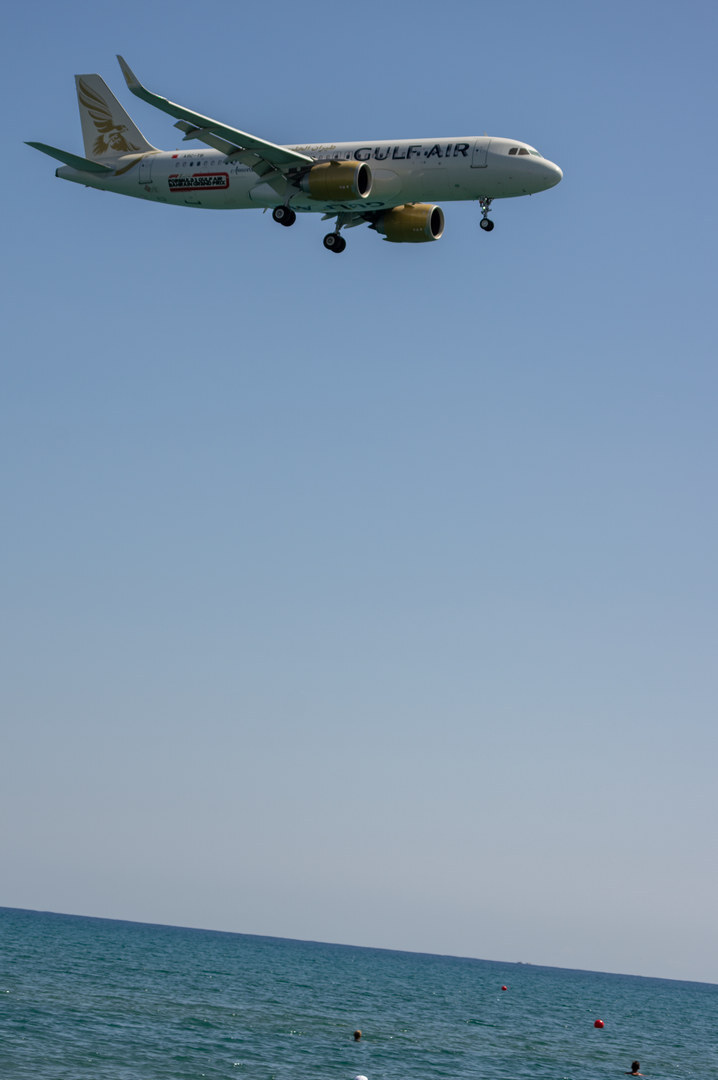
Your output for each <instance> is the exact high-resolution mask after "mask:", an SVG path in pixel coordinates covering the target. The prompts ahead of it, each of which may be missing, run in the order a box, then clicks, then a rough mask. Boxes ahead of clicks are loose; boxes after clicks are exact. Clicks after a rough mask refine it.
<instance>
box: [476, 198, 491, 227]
mask: <svg viewBox="0 0 718 1080" xmlns="http://www.w3.org/2000/svg"><path fill="white" fill-rule="evenodd" d="M491 201H492V200H491V199H489V198H487V197H486V196H484V197H483V198H481V199H479V206H480V207H481V221H480V222H479V226H480V227H481V228H482V229H483V230H484V232H491V230H492V229H493V227H494V223H493V221H492V220H491V218H490V217H488V216H487V215H488V213H489V207H490V206H491Z"/></svg>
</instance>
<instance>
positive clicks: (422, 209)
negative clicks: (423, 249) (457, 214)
mask: <svg viewBox="0 0 718 1080" xmlns="http://www.w3.org/2000/svg"><path fill="white" fill-rule="evenodd" d="M375 228H376V231H377V232H378V233H381V234H382V236H383V237H384V238H385V239H386V240H390V241H391V242H392V243H394V244H425V243H426V242H427V241H428V240H439V239H440V238H441V236H442V234H443V232H444V211H443V210H442V209H441V207H440V206H431V204H430V203H409V204H408V205H406V206H395V207H394V209H393V210H387V211H386V213H385V214H382V215H381V217H380V218H379V220H378V221H377V223H376V226H375Z"/></svg>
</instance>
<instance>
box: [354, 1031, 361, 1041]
mask: <svg viewBox="0 0 718 1080" xmlns="http://www.w3.org/2000/svg"><path fill="white" fill-rule="evenodd" d="M360 1039H361V1031H360V1030H359V1028H357V1029H356V1031H355V1032H354V1042H359V1040H360Z"/></svg>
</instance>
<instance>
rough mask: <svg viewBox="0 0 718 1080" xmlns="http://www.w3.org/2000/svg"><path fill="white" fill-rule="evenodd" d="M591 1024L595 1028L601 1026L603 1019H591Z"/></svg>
mask: <svg viewBox="0 0 718 1080" xmlns="http://www.w3.org/2000/svg"><path fill="white" fill-rule="evenodd" d="M593 1026H594V1027H597V1028H602V1027H603V1020H594V1021H593Z"/></svg>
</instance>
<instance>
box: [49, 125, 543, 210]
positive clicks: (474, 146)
mask: <svg viewBox="0 0 718 1080" xmlns="http://www.w3.org/2000/svg"><path fill="white" fill-rule="evenodd" d="M291 149H292V150H297V151H299V152H301V153H303V154H306V155H307V156H309V157H312V158H314V159H315V160H316V161H331V160H336V161H363V162H366V163H367V165H368V166H369V168H370V169H371V174H372V186H371V191H370V193H369V195H368V197H367V198H364V199H357V200H352V201H348V202H324V201H320V200H317V199H316V198H312V197H311V196H310V195H309V194H307V193H305V192H304V191H302V190H299V189H298V188H297V187H294V186H292V185H291V184H289V183H287V184H286V185H285V186H284V188H282V186H281V184H280V185H279V186H277V185H276V184H270V183H267V182H266V181H263V180H262V179H261V178H260V177H258V176H257V174H256V172H253V171H252V170H251V169H250V168H249V167H248V166H247V165H243V164H241V163H240V162H239V161H236V160H232V158H231V156H230V157H228V156H227V155H226V154H224V153H222V152H221V151H219V150H212V149H207V148H201V149H195V150H177V151H174V152H172V151H163V150H157V151H153V152H150V153H143V154H127V155H124V156H122V157H119V158H114V159H113V161H112V166H113V168H114V173H112V174H109V173H104V174H95V173H88V172H81V171H79V170H77V169H75V168H72V167H71V166H69V165H65V166H62V167H61V168H59V169H58V170H57V176H59V177H61V178H63V179H65V180H71V181H74V182H75V183H78V184H84V185H86V186H87V187H96V188H101V189H102V190H105V191H116V192H117V193H118V194H121V195H131V196H133V197H135V198H138V199H149V200H150V201H151V202H162V203H169V204H174V205H177V206H195V207H203V208H207V209H216V210H234V209H248V208H250V207H273V206H278V205H282V204H285V203H286V204H288V205H291V207H292V208H293V209H294V210H297V211H314V212H317V211H319V212H324V213H331V214H337V213H342V212H361V213H366V212H373V211H381V210H386V209H389V208H391V207H394V206H400V205H402V204H404V203H416V202H446V201H449V200H464V199H466V200H470V199H503V198H511V197H514V196H519V195H531V194H534V193H535V192H539V191H545V190H546V189H547V188H551V187H553V186H554V185H555V184H557V183H558V182H559V181H560V179H561V177H562V175H563V174H562V172H561V170H560V169H559V167H558V166H557V165H554V164H553V162H550V161H547V160H546V159H545V158H544V157H542V156H541V155H540V154H539V153H538V151H536V150H535V149H534V148H533V147H530V146H529V145H528V144H527V143H522V142H517V141H516V140H511V139H498V138H490V137H489V136H486V135H485V136H481V137H478V138H477V137H475V136H472V137H469V138H456V139H449V138H442V139H414V140H410V139H397V140H383V141H367V142H350V143H349V142H347V143H320V144H312V145H304V146H301V145H298V146H292V147H291Z"/></svg>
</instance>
